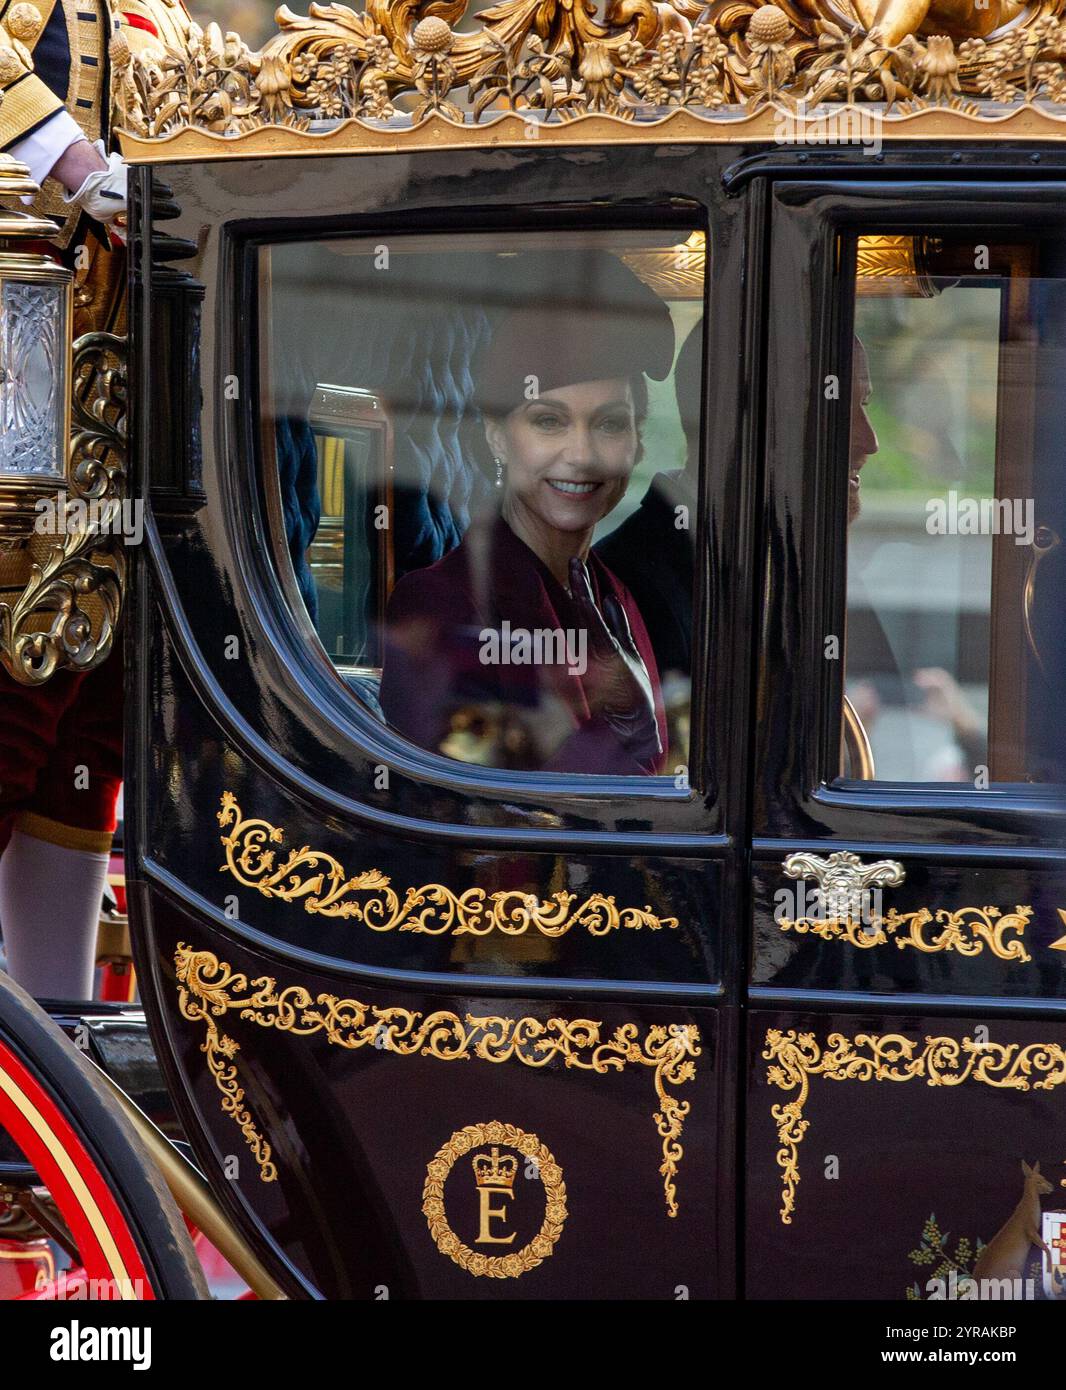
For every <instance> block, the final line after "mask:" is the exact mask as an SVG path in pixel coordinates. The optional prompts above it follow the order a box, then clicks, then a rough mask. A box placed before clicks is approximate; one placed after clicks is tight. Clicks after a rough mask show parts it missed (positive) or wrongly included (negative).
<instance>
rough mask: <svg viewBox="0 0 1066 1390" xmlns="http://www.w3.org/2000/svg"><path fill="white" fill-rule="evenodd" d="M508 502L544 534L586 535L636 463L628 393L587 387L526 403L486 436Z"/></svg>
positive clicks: (618, 386)
mask: <svg viewBox="0 0 1066 1390" xmlns="http://www.w3.org/2000/svg"><path fill="white" fill-rule="evenodd" d="M485 434H486V438H487V439H488V442H489V447H490V448H491V449H492V452H493V454H494V455H495V457H496V458H498V459H499V460H500V461H501V463H502V464H503V468H504V476H505V481H506V486H507V500H508V504H509V506H511V507H518V508H520V509H521V510H522V511H523V512H525V513H527V514H528V516H529V517H530V519H532V520H534V521H535V522H537V523H538V524H539V525H541V526H546V527H549V528H551V529H552V530H556V531H567V532H571V531H573V532H584V531H588V530H590V529H591V528H592V527H593V526H595V525H596V523H597V522H598V521H600V520H602V518H603V517H605V516H607V515H608V513H609V512H611V511H613V510H614V508H615V507H616V506H617V505H618V503H619V502H620V501H621V499H622V497H623V495H624V493H625V490H626V488H627V486H628V485H629V479H630V476H631V474H632V472H633V469H634V468H635V466H636V463H637V457H638V448H639V442H640V441H639V435H638V429H637V419H636V409H635V404H634V400H633V389H632V387H631V385H630V383H629V382H628V381H626V380H624V379H612V380H606V381H584V382H579V383H578V384H577V385H574V386H563V387H559V388H557V389H554V390H552V391H550V392H548V393H547V394H546V395H543V396H538V397H537V398H536V400H532V401H527V402H525V403H524V404H522V405H520V406H518V407H517V408H516V409H515V410H512V411H511V412H510V414H509V415H507V416H505V417H504V418H503V419H502V420H492V421H490V422H489V423H488V424H487V426H486V430H485Z"/></svg>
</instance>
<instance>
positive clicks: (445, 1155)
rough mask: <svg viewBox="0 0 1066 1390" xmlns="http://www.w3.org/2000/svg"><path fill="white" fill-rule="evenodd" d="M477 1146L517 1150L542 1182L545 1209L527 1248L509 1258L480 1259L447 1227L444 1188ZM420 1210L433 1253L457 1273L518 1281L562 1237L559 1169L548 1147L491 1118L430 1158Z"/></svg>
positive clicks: (461, 1132)
mask: <svg viewBox="0 0 1066 1390" xmlns="http://www.w3.org/2000/svg"><path fill="white" fill-rule="evenodd" d="M479 1144H494V1145H503V1146H504V1147H506V1148H511V1149H516V1150H517V1151H518V1152H519V1153H520V1154H522V1156H523V1157H524V1158H532V1159H533V1160H534V1161H535V1162H536V1165H537V1171H538V1173H539V1174H540V1180H541V1182H542V1183H543V1184H544V1196H545V1211H544V1221H543V1223H542V1224H541V1228H540V1230H539V1231H538V1232H537V1234H536V1235H535V1236H534V1237H533V1239H532V1240H531V1241H530V1242H529V1243H528V1245H524V1246H523V1247H522V1249H521V1250H514V1251H511V1252H510V1253H509V1254H507V1255H483V1254H481V1253H479V1252H478V1251H476V1250H471V1248H470V1247H469V1245H464V1243H463V1242H462V1241H461V1240H460V1239H459V1237H458V1236H457V1235H456V1234H455V1232H454V1231H453V1230H452V1228H451V1227H450V1226H449V1225H448V1217H447V1214H446V1212H445V1209H444V1184H445V1182H446V1181H447V1178H448V1174H449V1173H450V1172H451V1170H452V1167H453V1166H454V1164H455V1161H456V1159H459V1158H463V1157H465V1156H466V1155H467V1154H469V1153H471V1152H472V1151H473V1150H474V1149H476V1148H477V1147H478V1145H479ZM422 1211H423V1214H424V1215H425V1218H426V1220H427V1221H428V1223H429V1233H430V1235H431V1236H432V1237H433V1239H434V1240H435V1241H436V1243H437V1249H438V1250H439V1251H440V1252H441V1254H442V1255H447V1256H448V1258H449V1259H450V1260H454V1261H455V1263H456V1264H457V1265H458V1266H459V1268H460V1269H465V1270H467V1272H468V1273H470V1274H473V1275H475V1276H476V1277H478V1278H484V1279H517V1278H518V1277H519V1275H521V1274H525V1273H526V1272H527V1271H528V1270H531V1269H536V1267H537V1265H539V1264H542V1263H543V1262H544V1261H545V1260H546V1259H547V1258H548V1256H549V1255H550V1254H551V1253H552V1250H553V1249H554V1248H555V1244H556V1242H557V1241H558V1239H559V1237H560V1236H561V1235H562V1233H563V1223H564V1222H565V1220H566V1184H565V1183H564V1182H563V1170H562V1169H561V1168H560V1167H559V1165H558V1164H557V1163H556V1161H555V1159H554V1157H553V1156H552V1154H551V1151H550V1150H549V1148H548V1146H547V1145H546V1144H542V1143H541V1142H540V1140H539V1139H538V1138H537V1136H536V1135H535V1134H527V1133H526V1131H525V1130H522V1129H519V1128H517V1126H515V1125H505V1124H501V1123H500V1121H499V1120H491V1121H490V1122H489V1123H488V1124H483V1125H466V1126H465V1127H464V1128H463V1129H457V1130H456V1131H455V1133H454V1134H453V1135H452V1137H451V1138H450V1139H449V1140H448V1142H447V1143H446V1144H442V1145H441V1147H440V1148H439V1149H438V1150H437V1152H436V1153H435V1154H434V1156H433V1158H432V1159H431V1160H430V1163H429V1165H428V1167H427V1169H426V1181H425V1184H424V1186H423V1188H422Z"/></svg>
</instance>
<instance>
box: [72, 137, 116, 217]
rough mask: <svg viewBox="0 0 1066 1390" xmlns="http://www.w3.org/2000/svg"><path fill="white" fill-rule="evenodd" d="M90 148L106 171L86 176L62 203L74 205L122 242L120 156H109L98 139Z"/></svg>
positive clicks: (99, 170) (98, 171)
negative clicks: (100, 159) (96, 154)
mask: <svg viewBox="0 0 1066 1390" xmlns="http://www.w3.org/2000/svg"><path fill="white" fill-rule="evenodd" d="M93 148H94V149H95V150H98V151H99V152H100V156H101V158H103V159H106V160H107V168H106V169H98V170H97V171H96V172H95V173H92V174H90V175H89V176H88V178H86V179H85V181H84V182H83V183H82V185H81V187H80V188H79V189H78V190H77V192H76V193H73V194H71V196H70V197H69V198H64V199H63V201H64V202H65V203H68V204H71V205H73V204H77V206H78V207H80V208H81V209H82V211H83V212H87V213H88V214H89V216H90V217H94V218H95V219H96V220H97V222H102V223H103V224H104V225H105V226H106V227H107V228H108V229H109V230H110V231H112V232H114V233H115V234H116V235H117V236H118V237H120V238H121V239H122V240H123V241H125V240H126V227H125V215H126V163H125V161H124V160H123V158H122V156H121V155H120V154H111V155H109V154H108V153H107V150H106V149H105V148H104V142H103V141H102V140H97V141H96V142H95V143H94V145H93ZM117 218H122V219H123V220H122V222H121V223H117V222H116V219H117Z"/></svg>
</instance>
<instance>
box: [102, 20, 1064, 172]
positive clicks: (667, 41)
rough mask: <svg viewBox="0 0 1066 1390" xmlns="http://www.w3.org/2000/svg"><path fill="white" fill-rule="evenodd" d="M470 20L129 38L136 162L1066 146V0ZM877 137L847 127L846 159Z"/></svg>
mask: <svg viewBox="0 0 1066 1390" xmlns="http://www.w3.org/2000/svg"><path fill="white" fill-rule="evenodd" d="M464 14H465V0H369V3H368V5H367V8H366V10H365V11H362V12H357V11H355V10H353V9H350V8H348V7H347V6H345V5H341V4H329V5H320V4H316V3H311V5H310V9H309V13H308V14H307V15H306V16H303V15H296V14H294V13H293V12H292V11H291V10H289V9H288V7H287V6H284V5H282V6H281V7H280V8H279V9H278V11H277V15H276V19H277V24H278V32H277V33H276V34H275V35H274V36H273V37H271V38H270V39H269V40H268V41H267V42H266V44H264V46H263V48H262V49H260V50H259V51H258V52H253V51H252V50H251V49H249V48H248V46H247V45H246V44H245V43H244V42H243V40H242V39H241V38H240V36H239V35H238V34H235V33H227V34H225V35H223V34H222V32H221V31H220V30H219V28H218V26H217V25H215V24H210V25H208V26H207V28H206V29H203V30H201V29H200V28H199V27H198V26H196V25H193V26H192V28H191V31H190V35H189V38H188V40H187V43H186V45H185V48H184V49H182V50H181V51H179V50H177V49H174V48H169V47H166V46H163V45H160V46H158V47H155V48H153V49H150V50H149V51H148V52H147V53H144V54H137V55H133V54H131V53H130V51H129V47H128V45H124V44H123V42H122V39H121V36H118V37H117V38H116V39H115V40H114V41H113V44H112V59H113V63H114V67H115V72H116V78H117V85H118V89H119V105H120V108H121V110H122V113H123V121H122V123H123V125H124V127H125V131H126V134H125V136H124V138H123V145H124V148H125V150H126V153H127V154H128V155H129V156H130V157H132V158H134V159H136V158H138V157H141V158H144V159H161V158H173V157H180V156H181V155H182V154H184V153H188V154H190V155H194V156H196V157H205V156H206V157H213V156H215V155H220V154H223V153H228V152H229V151H230V150H233V151H234V152H238V151H240V152H245V153H248V154H258V153H270V152H273V151H275V150H276V151H277V152H285V153H292V152H295V151H297V150H299V149H306V150H307V151H308V152H311V150H312V149H313V150H315V151H316V152H317V150H318V149H336V150H341V149H381V150H387V149H390V148H416V147H425V146H427V145H428V146H432V147H437V148H440V147H442V146H444V147H446V146H448V145H462V144H498V143H520V142H525V141H527V140H528V139H530V138H531V133H532V134H535V135H536V137H537V138H542V139H545V140H547V141H549V142H555V143H576V142H577V141H578V140H580V141H582V142H584V141H597V140H624V139H628V140H636V139H640V140H644V141H646V140H647V139H649V138H653V139H656V140H660V139H662V140H669V139H674V140H692V139H694V138H695V139H712V140H735V139H738V138H756V139H758V138H774V139H777V140H778V141H779V142H780V143H791V142H793V141H795V140H800V141H802V142H804V143H820V140H819V138H818V131H819V129H821V130H822V133H823V134H825V129H826V128H827V126H828V125H830V124H832V123H833V122H834V121H836V122H837V123H838V124H839V122H840V120H841V117H842V115H844V114H847V115H854V116H855V117H856V118H857V119H858V118H859V117H861V118H862V119H864V120H867V121H870V122H883V124H884V126H885V127H886V129H885V131H884V133H885V134H900V135H912V134H922V135H951V134H959V135H962V136H966V135H972V134H974V133H975V129H974V128H975V126H976V127H983V128H984V132H983V133H985V134H995V135H1000V134H1002V135H1003V136H1008V135H1010V136H1052V137H1054V136H1058V135H1060V134H1062V133H1063V123H1064V121H1066V109H1064V108H1066V66H1064V59H1066V0H1029V3H1023V0H779V3H775V4H766V3H762V2H761V0H713V3H711V4H710V5H708V6H700V5H699V4H697V3H696V0H609V3H608V4H607V7H606V10H605V12H604V14H603V17H602V19H601V18H600V17H598V15H597V11H596V7H595V5H594V4H593V0H500V3H499V4H495V5H491V6H490V7H488V8H486V9H482V10H479V11H477V12H476V13H474V14H473V15H472V17H471V18H472V19H473V20H474V21H476V22H477V24H478V25H479V26H480V27H479V28H478V29H477V30H475V31H473V32H467V31H465V30H460V29H459V28H458V27H456V26H457V25H458V24H459V23H460V21H461V20H462V19H463V16H464ZM797 119H800V120H802V121H803V123H804V124H803V126H802V127H801V128H800V133H799V134H797V133H796V132H797V127H796V126H795V124H794V123H795V122H796V120H797ZM782 122H785V123H786V124H785V125H782ZM788 122H792V123H793V124H792V125H788V124H787V123H788ZM575 123H576V124H577V125H578V126H579V127H580V134H579V133H578V131H577V130H575V129H572V127H574V126H575ZM619 123H624V124H622V125H620V124H619ZM534 126H535V127H536V129H535V130H532V127H534ZM989 127H992V128H991V129H990V128H989ZM283 131H284V132H289V133H290V134H289V136H287V137H286V138H285V139H284V140H282V139H280V138H279V132H283ZM652 132H654V133H652ZM782 132H784V133H782ZM293 134H301V135H308V136H312V137H313V142H312V144H311V145H307V144H306V142H304V141H301V140H300V139H293V138H291V136H292V135H293ZM205 135H206V136H210V137H214V139H208V140H206V141H205V140H204V139H203V138H202V137H203V136H205ZM193 136H195V137H196V138H192V137H193ZM859 138H866V137H863V136H862V135H861V133H859V132H852V133H850V134H849V133H848V131H847V130H844V131H843V134H842V135H840V134H838V135H837V137H836V139H835V142H836V143H846V142H848V141H854V140H855V139H859ZM159 140H164V141H166V142H167V144H168V146H169V148H168V149H167V151H166V153H164V152H163V151H162V150H161V149H159V148H157V147H156V146H155V145H154V142H156V141H159ZM235 140H236V143H234V141H235Z"/></svg>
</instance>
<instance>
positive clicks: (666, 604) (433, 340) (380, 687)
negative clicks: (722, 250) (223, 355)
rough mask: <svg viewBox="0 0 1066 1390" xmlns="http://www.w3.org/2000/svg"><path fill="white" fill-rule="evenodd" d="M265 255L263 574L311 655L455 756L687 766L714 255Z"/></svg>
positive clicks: (494, 246) (490, 246)
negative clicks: (267, 484) (274, 567)
mask: <svg viewBox="0 0 1066 1390" xmlns="http://www.w3.org/2000/svg"><path fill="white" fill-rule="evenodd" d="M260 257H261V261H260V282H261V285H262V292H263V296H264V308H265V312H264V313H263V314H262V315H261V322H262V324H263V329H262V335H261V341H260V364H261V382H262V385H263V390H262V393H261V395H262V401H263V406H262V424H263V430H262V443H263V449H264V456H265V458H266V460H267V472H268V478H270V479H271V480H273V485H274V487H275V499H274V500H275V503H276V505H275V507H274V513H275V515H274V530H275V541H276V547H275V548H276V552H277V555H278V560H279V567H280V570H281V577H282V580H283V583H284V584H285V586H286V587H287V590H288V593H289V596H290V600H291V602H292V603H293V606H294V609H295V610H296V612H297V614H298V616H299V617H300V618H301V621H302V622H303V623H304V626H305V630H306V632H307V635H308V640H312V641H315V642H317V643H320V644H321V648H322V649H323V650H324V652H325V653H326V654H327V655H328V656H329V658H330V660H331V662H332V663H333V665H334V667H335V669H336V670H337V672H338V674H339V675H340V677H341V678H342V679H343V680H344V681H345V682H346V684H347V685H348V686H349V688H350V689H351V690H352V691H353V693H354V694H355V695H356V696H357V697H358V698H359V699H360V700H362V701H363V702H364V703H365V704H366V705H367V706H368V707H369V708H370V709H372V710H373V711H374V712H375V713H376V714H378V715H379V716H380V717H381V718H382V719H384V720H385V721H386V722H387V723H388V724H390V725H391V726H392V727H393V728H395V729H396V730H398V731H399V732H400V733H401V734H403V735H404V736H405V737H407V738H408V739H410V740H411V741H412V742H413V743H415V744H417V745H418V746H420V747H422V748H425V749H427V750H429V751H431V752H434V753H439V754H442V755H443V756H445V757H449V758H453V759H456V760H459V761H464V762H473V763H479V764H482V765H484V766H489V767H497V768H513V769H522V770H527V771H556V772H566V773H574V774H587V775H593V776H595V775H610V776H627V775H632V776H635V777H639V776H649V775H663V774H668V775H671V776H672V775H674V772H675V769H677V768H679V767H682V766H687V764H688V761H689V756H688V742H689V728H688V721H689V707H690V694H691V679H692V663H693V610H692V605H693V570H694V564H693V547H694V544H695V535H696V521H697V506H696V496H697V487H696V475H697V470H698V436H699V420H700V376H701V371H702V353H703V348H702V332H703V328H702V302H703V282H704V261H705V238H704V236H703V234H702V233H701V232H699V231H698V230H696V229H685V228H676V227H675V228H669V229H662V230H658V231H656V230H650V231H649V230H639V231H638V230H626V231H622V230H619V231H613V232H594V233H587V232H586V233H579V232H552V233H540V234H533V233H506V234H502V235H501V234H492V235H487V234H470V235H448V236H445V235H434V236H424V237H423V236H408V237H397V238H395V239H393V240H391V241H389V242H388V243H385V242H383V241H382V240H381V239H371V238H354V237H353V238H345V239H341V240H331V241H320V242H314V243H298V244H296V243H287V244H282V245H276V246H272V247H268V248H264V249H263V250H262V251H261V252H260Z"/></svg>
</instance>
